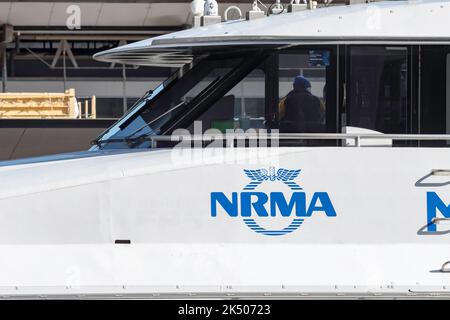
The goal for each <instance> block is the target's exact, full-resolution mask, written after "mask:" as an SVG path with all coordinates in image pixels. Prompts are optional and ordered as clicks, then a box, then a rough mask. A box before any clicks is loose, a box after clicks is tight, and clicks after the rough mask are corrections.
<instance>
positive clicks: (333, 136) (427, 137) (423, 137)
mask: <svg viewBox="0 0 450 320" xmlns="http://www.w3.org/2000/svg"><path fill="white" fill-rule="evenodd" d="M143 139H145V140H149V141H151V143H152V147H156V146H157V143H158V142H164V141H165V142H181V141H190V142H197V141H198V142H212V141H226V146H228V147H236V146H239V143H236V142H237V141H242V140H244V141H245V140H249V141H252V140H254V141H264V140H266V141H271V142H276V141H286V140H304V141H308V140H341V141H348V140H350V141H353V145H352V144H347V146H353V147H361V146H364V145H363V144H362V142H363V141H364V140H370V141H377V140H378V141H380V140H383V141H384V143H382V144H381V145H382V146H391V145H387V144H386V143H385V142H386V140H391V141H448V142H449V147H450V134H360V133H280V134H269V133H268V134H254V133H252V134H246V133H226V134H203V135H165V136H146V137H145V138H143ZM136 140H138V139H136ZM129 141H130V142H132V141H133V139H129ZM365 146H367V147H370V146H374V145H365Z"/></svg>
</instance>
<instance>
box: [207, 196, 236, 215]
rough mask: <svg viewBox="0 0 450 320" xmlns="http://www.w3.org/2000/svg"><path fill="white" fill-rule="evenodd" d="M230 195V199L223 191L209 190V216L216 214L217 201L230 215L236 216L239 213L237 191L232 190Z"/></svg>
mask: <svg viewBox="0 0 450 320" xmlns="http://www.w3.org/2000/svg"><path fill="white" fill-rule="evenodd" d="M231 197H232V199H231V201H230V200H228V198H227V196H226V195H224V194H223V192H211V216H212V217H216V216H217V202H218V203H219V204H220V205H221V206H222V208H223V209H224V210H225V211H226V213H228V215H229V216H230V217H237V216H238V214H239V212H238V211H239V209H238V195H237V192H233V193H232V196H231Z"/></svg>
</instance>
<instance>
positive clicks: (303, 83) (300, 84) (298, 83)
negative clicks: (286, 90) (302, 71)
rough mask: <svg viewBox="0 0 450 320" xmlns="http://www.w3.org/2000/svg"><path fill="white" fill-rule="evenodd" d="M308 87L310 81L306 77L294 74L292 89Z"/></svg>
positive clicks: (309, 86)
mask: <svg viewBox="0 0 450 320" xmlns="http://www.w3.org/2000/svg"><path fill="white" fill-rule="evenodd" d="M300 88H303V89H305V90H306V89H310V88H311V82H309V80H308V79H306V78H305V77H303V76H296V77H295V79H294V89H300Z"/></svg>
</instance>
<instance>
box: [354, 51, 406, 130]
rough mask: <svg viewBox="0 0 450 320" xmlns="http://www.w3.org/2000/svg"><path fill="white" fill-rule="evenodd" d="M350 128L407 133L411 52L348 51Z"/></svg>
mask: <svg viewBox="0 0 450 320" xmlns="http://www.w3.org/2000/svg"><path fill="white" fill-rule="evenodd" d="M348 52H349V56H348V59H349V63H348V69H347V72H348V73H347V95H346V102H347V117H348V118H347V126H351V127H356V128H363V129H370V130H374V131H378V132H382V133H408V132H409V130H410V126H409V118H408V115H409V112H408V95H407V83H408V77H409V75H408V68H407V66H408V49H407V48H406V47H377V46H355V47H349V48H348Z"/></svg>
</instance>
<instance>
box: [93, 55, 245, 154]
mask: <svg viewBox="0 0 450 320" xmlns="http://www.w3.org/2000/svg"><path fill="white" fill-rule="evenodd" d="M242 61H243V58H241V57H236V58H225V57H222V58H220V57H212V58H211V57H210V58H205V59H203V60H202V61H200V62H199V63H197V64H196V65H195V67H194V68H189V66H188V67H187V68H184V69H182V70H180V71H179V72H177V73H176V74H174V75H173V76H172V77H171V78H169V79H168V80H166V81H165V82H164V83H162V84H161V85H159V86H158V87H157V88H156V89H155V90H154V91H149V92H148V93H147V94H146V95H145V96H144V97H143V98H141V99H140V100H139V101H138V102H137V103H136V104H135V106H134V107H133V108H132V110H131V111H130V112H129V113H128V114H127V115H125V116H124V117H123V118H122V119H121V120H120V121H119V122H118V123H117V124H116V125H115V126H114V127H112V128H110V129H109V130H108V131H107V132H106V133H105V134H104V135H103V136H102V138H101V139H100V140H99V142H100V143H101V142H102V141H105V142H106V141H108V143H102V148H117V147H119V146H123V145H124V142H122V141H120V140H121V139H122V140H132V139H136V138H138V137H142V136H146V135H157V134H164V133H165V132H164V131H165V126H166V125H167V124H169V123H171V122H172V121H173V120H174V119H176V118H177V117H179V116H181V115H183V114H185V113H186V111H187V110H186V109H187V108H188V106H189V105H190V102H192V101H193V100H194V98H195V99H199V98H200V97H202V96H203V95H205V94H206V93H207V92H208V91H209V90H210V89H211V88H212V87H213V86H214V85H215V84H217V83H219V82H220V81H221V80H222V79H223V78H224V77H226V76H227V75H228V74H229V73H230V72H231V71H232V70H233V69H235V68H236V67H237V66H238V65H239V64H240V63H241V62H242ZM186 69H187V71H186ZM183 73H185V74H184V75H183ZM128 147H129V146H128ZM134 147H140V148H148V147H149V142H148V141H146V142H143V143H140V144H139V145H136V146H134Z"/></svg>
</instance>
